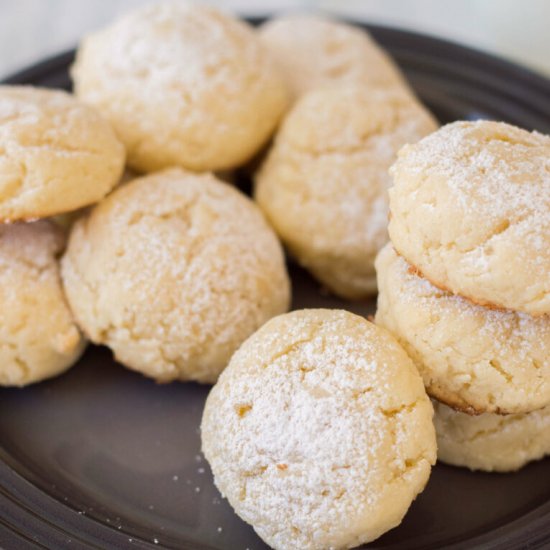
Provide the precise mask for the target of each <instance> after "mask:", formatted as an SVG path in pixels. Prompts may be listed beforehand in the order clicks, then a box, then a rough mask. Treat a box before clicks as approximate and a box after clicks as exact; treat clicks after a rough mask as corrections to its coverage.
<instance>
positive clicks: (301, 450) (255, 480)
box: [201, 309, 436, 549]
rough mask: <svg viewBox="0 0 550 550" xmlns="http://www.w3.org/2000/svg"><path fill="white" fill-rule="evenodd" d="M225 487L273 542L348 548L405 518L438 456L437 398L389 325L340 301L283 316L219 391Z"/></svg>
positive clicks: (215, 406) (240, 354) (215, 457)
mask: <svg viewBox="0 0 550 550" xmlns="http://www.w3.org/2000/svg"><path fill="white" fill-rule="evenodd" d="M201 433H202V447H203V452H204V453H205V456H206V458H207V459H208V461H209V463H210V465H211V467H212V470H213V473H214V480H215V483H216V485H217V487H218V488H219V489H220V491H221V492H222V494H224V495H225V496H226V497H227V498H228V500H229V502H230V503H231V505H232V506H233V507H234V508H235V511H236V512H237V514H239V515H240V516H241V518H243V519H244V520H245V521H247V522H248V523H250V524H251V525H252V526H253V527H254V529H255V530H256V531H257V533H258V534H259V535H260V536H261V537H262V538H263V539H264V540H265V541H266V542H267V543H268V544H269V545H271V546H273V547H274V548H301V549H313V548H348V547H353V546H356V545H360V544H362V543H364V542H368V541H370V540H373V539H374V538H376V537H378V536H380V535H381V534H382V533H383V532H385V531H387V530H388V529H391V528H392V527H394V526H396V525H397V524H399V523H400V521H401V519H402V517H403V515H404V514H405V512H406V510H407V509H408V507H409V505H410V503H411V502H412V500H413V499H414V497H415V496H416V495H417V494H418V493H419V492H420V491H422V489H423V488H424V485H425V483H426V481H427V479H428V476H429V473H430V469H431V465H432V464H433V463H434V461H435V453H436V448H435V433H434V428H433V424H432V407H431V404H430V401H429V399H428V397H427V395H426V393H425V390H424V387H423V385H422V379H421V378H420V376H419V375H418V372H417V370H416V368H415V367H414V365H413V363H412V361H411V360H410V359H409V357H408V356H407V354H406V353H405V352H404V351H403V349H402V348H401V347H400V346H399V344H398V343H397V342H396V340H395V339H394V338H393V337H392V336H391V335H390V334H389V333H388V332H387V331H385V330H384V329H381V328H379V327H377V326H375V325H374V324H372V323H370V322H368V321H367V320H365V319H364V318H362V317H359V316H357V315H354V314H352V313H349V312H346V311H339V310H323V309H318V310H315V309H313V310H301V311H294V312H292V313H288V314H286V315H281V316H279V317H276V318H274V319H272V320H271V321H269V322H268V323H266V324H265V325H264V326H263V327H262V328H261V329H260V330H258V331H257V332H256V333H255V334H254V335H253V336H252V337H250V338H249V339H248V340H247V341H246V342H245V343H244V344H243V345H242V346H241V347H240V349H239V350H238V351H237V352H236V353H235V355H234V356H233V358H232V360H231V363H230V364H229V366H228V367H227V369H226V370H225V371H224V372H223V373H222V375H221V377H220V379H219V381H218V383H217V384H216V386H215V387H214V389H213V390H212V392H211V393H210V395H209V397H208V400H207V403H206V406H205V411H204V415H203V420H202V425H201Z"/></svg>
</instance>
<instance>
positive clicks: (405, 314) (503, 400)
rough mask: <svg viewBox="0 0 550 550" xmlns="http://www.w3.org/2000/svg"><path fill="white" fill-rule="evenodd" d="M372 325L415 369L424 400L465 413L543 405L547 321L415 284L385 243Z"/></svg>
mask: <svg viewBox="0 0 550 550" xmlns="http://www.w3.org/2000/svg"><path fill="white" fill-rule="evenodd" d="M376 270H377V273H378V287H379V292H380V293H379V295H378V310H377V312H376V322H377V323H378V324H380V325H382V326H383V327H385V328H387V329H388V330H389V331H390V332H391V333H392V334H393V335H394V336H395V337H396V338H397V339H398V340H399V342H400V343H401V344H402V345H403V347H404V348H405V349H406V350H407V352H408V353H409V355H410V356H411V357H412V358H413V360H414V361H415V362H416V364H417V366H418V368H419V370H420V373H421V374H422V377H423V378H424V384H425V386H426V389H427V391H428V393H429V394H430V395H432V396H434V397H436V398H437V399H438V400H439V401H443V402H444V403H446V404H448V405H451V406H452V407H454V408H457V409H460V410H462V411H464V412H467V413H470V414H476V413H483V412H492V413H523V412H528V411H531V410H533V409H538V408H540V407H544V406H546V405H549V404H550V319H548V318H547V317H540V318H534V317H530V316H529V315H527V314H525V313H515V312H511V311H500V310H492V309H487V308H485V307H483V306H478V305H476V304H473V303H471V302H470V301H469V300H466V299H464V298H461V297H460V296H454V295H452V294H449V293H448V292H444V291H442V290H440V289H438V288H437V287H435V286H433V285H432V284H431V283H430V282H429V281H428V280H426V279H424V278H422V277H420V276H419V275H418V274H417V273H416V271H415V269H414V268H413V267H411V266H410V265H409V264H408V263H407V262H406V261H405V260H404V259H403V258H401V257H400V256H398V255H397V254H396V253H395V250H394V249H393V248H392V246H391V245H390V244H388V245H387V246H386V247H385V248H384V249H383V250H382V251H381V252H380V254H379V255H378V258H377V259H376Z"/></svg>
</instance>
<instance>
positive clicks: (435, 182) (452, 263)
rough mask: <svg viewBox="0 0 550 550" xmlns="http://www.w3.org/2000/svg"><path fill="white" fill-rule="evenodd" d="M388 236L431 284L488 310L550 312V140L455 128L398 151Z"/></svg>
mask: <svg viewBox="0 0 550 550" xmlns="http://www.w3.org/2000/svg"><path fill="white" fill-rule="evenodd" d="M392 174H393V178H394V181H395V185H394V186H393V187H392V188H391V189H390V210H391V220H390V225H389V232H390V237H391V240H392V242H393V244H394V246H395V248H396V250H397V251H398V252H399V253H400V254H402V255H403V256H404V257H405V258H406V259H407V260H408V261H409V263H411V264H412V265H414V266H416V267H417V268H418V269H419V270H420V271H421V272H422V273H423V274H424V275H425V276H426V277H427V278H428V279H429V280H430V281H431V282H432V283H433V284H435V285H436V286H438V287H440V288H443V289H446V290H449V291H451V292H453V293H455V294H460V295H462V296H465V297H467V298H469V299H470V300H472V301H474V302H476V303H478V304H482V305H488V306H497V307H500V308H507V309H512V310H516V311H523V312H526V313H529V314H531V315H541V314H547V313H550V277H549V276H548V274H549V273H550V137H549V136H544V135H542V134H538V133H536V132H533V133H529V132H527V131H525V130H522V129H520V128H516V127H514V126H510V125H508V124H504V123H502V122H490V121H478V122H455V123H453V124H449V125H447V126H444V127H443V128H441V129H440V130H439V131H438V132H436V133H434V134H432V135H431V136H428V137H427V138H425V139H423V140H422V141H420V142H419V143H417V144H415V145H411V146H408V147H405V148H403V149H402V150H401V152H400V154H399V158H398V160H397V162H396V163H395V165H394V166H393V168H392Z"/></svg>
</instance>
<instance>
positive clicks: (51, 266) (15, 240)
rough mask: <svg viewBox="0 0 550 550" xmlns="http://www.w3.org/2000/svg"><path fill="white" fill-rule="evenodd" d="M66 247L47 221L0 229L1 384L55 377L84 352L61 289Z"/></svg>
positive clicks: (55, 227) (61, 232) (4, 226)
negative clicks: (63, 252) (61, 268)
mask: <svg viewBox="0 0 550 550" xmlns="http://www.w3.org/2000/svg"><path fill="white" fill-rule="evenodd" d="M64 244H65V238H64V234H63V231H62V230H61V229H60V228H58V227H57V226H55V225H54V224H53V223H51V222H48V221H38V222H34V223H14V224H8V225H0V386H25V385H27V384H31V383H33V382H39V381H40V380H44V379H46V378H51V377H52V376H56V375H58V374H60V373H62V372H63V371H65V370H67V369H68V368H69V367H70V366H71V365H72V364H73V363H74V362H75V361H76V360H77V359H78V358H79V357H80V355H81V353H82V352H83V350H84V347H85V341H84V339H83V337H82V335H81V334H80V332H79V330H78V328H77V326H76V324H75V322H74V319H73V316H72V314H71V312H70V310H69V306H68V305H67V302H66V300H65V296H64V295H63V289H62V286H61V277H60V275H59V265H58V260H57V259H58V257H59V255H60V254H61V252H62V250H63V247H64Z"/></svg>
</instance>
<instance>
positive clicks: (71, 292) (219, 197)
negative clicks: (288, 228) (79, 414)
mask: <svg viewBox="0 0 550 550" xmlns="http://www.w3.org/2000/svg"><path fill="white" fill-rule="evenodd" d="M62 275H63V282H64V285H65V290H66V293H67V297H68V299H69V302H70V304H71V306H72V308H73V311H74V313H75V316H76V318H77V320H78V322H79V324H80V326H81V327H82V329H83V330H84V332H85V333H86V334H87V335H88V336H89V338H90V339H91V340H92V341H93V342H95V343H98V344H105V345H107V346H108V347H110V348H111V349H112V350H113V352H114V354H115V357H116V358H117V360H118V361H120V362H121V363H122V364H124V365H126V366H127V367H129V368H131V369H134V370H137V371H140V372H142V373H143V374H145V375H147V376H150V377H152V378H155V379H156V380H158V381H161V382H168V381H171V380H176V379H178V380H197V381H199V382H214V381H215V380H216V378H217V377H218V375H219V373H220V372H221V370H222V369H223V368H224V367H225V366H226V364H227V362H228V361H229V358H230V357H231V355H232V353H233V352H234V351H235V349H236V348H237V347H238V346H239V345H240V344H241V342H243V341H244V340H245V339H246V338H247V337H248V336H249V335H250V334H252V333H253V332H254V331H255V330H256V329H257V328H258V327H259V326H260V325H262V324H263V323H264V322H265V321H267V320H268V319H269V318H270V317H272V316H274V315H277V314H279V313H282V312H284V311H286V310H287V308H288V305H289V292H290V291H289V281H288V277H287V274H286V268H285V263H284V257H283V253H282V250H281V246H280V244H279V242H278V241H277V238H276V236H275V234H274V233H273V231H272V230H271V229H270V227H269V226H268V225H267V223H266V222H265V220H264V218H263V216H262V214H261V212H260V211H259V210H258V208H257V207H256V206H255V205H254V203H252V201H250V200H249V199H248V198H247V197H245V196H244V195H242V194H241V193H240V192H239V191H237V190H236V189H234V188H232V187H231V186H229V185H226V184H224V183H221V182H220V181H219V180H217V179H216V178H214V176H212V175H210V174H202V175H199V174H193V173H189V172H184V171H182V170H180V169H171V170H167V171H164V172H160V173H157V174H153V175H150V176H147V177H143V178H139V179H136V180H134V181H133V182H130V183H127V184H126V185H124V186H122V187H120V188H118V189H117V190H116V191H115V192H113V193H112V194H111V195H109V196H108V197H107V198H106V199H105V200H104V201H102V202H101V203H100V204H98V205H97V206H96V207H95V208H94V209H93V210H92V211H91V212H90V213H89V214H88V215H87V216H84V217H83V218H81V219H80V220H78V221H77V222H76V223H75V224H74V225H73V227H72V230H71V235H70V239H69V244H68V247H67V251H66V253H65V255H64V257H63V260H62Z"/></svg>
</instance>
